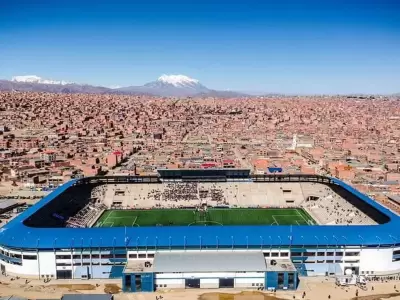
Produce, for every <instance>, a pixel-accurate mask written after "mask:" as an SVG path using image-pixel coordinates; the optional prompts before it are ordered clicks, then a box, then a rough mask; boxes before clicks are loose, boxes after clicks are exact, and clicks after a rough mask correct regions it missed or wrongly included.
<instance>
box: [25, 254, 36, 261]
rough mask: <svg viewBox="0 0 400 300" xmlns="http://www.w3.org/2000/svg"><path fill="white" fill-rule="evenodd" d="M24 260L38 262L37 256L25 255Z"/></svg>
mask: <svg viewBox="0 0 400 300" xmlns="http://www.w3.org/2000/svg"><path fill="white" fill-rule="evenodd" d="M23 258H24V259H26V260H37V256H36V255H24V256H23Z"/></svg>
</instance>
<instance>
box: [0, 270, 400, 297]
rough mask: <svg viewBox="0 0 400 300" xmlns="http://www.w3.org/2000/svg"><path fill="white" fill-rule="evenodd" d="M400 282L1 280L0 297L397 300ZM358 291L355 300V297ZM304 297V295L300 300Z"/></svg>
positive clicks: (314, 280)
mask: <svg viewBox="0 0 400 300" xmlns="http://www.w3.org/2000/svg"><path fill="white" fill-rule="evenodd" d="M397 286H399V287H400V282H395V281H392V282H383V283H381V282H379V283H376V282H373V283H372V282H370V283H369V284H368V289H367V290H366V291H363V290H359V289H358V288H357V287H346V288H341V287H337V286H336V285H335V284H334V282H333V280H330V279H329V280H328V279H324V278H311V277H310V278H302V279H301V282H300V285H299V288H298V290H297V291H279V292H277V293H268V292H265V293H264V292H256V291H241V290H236V289H234V290H232V289H221V290H203V289H192V290H168V291H160V292H155V293H122V292H121V280H91V281H86V282H82V281H81V280H71V281H65V280H60V281H58V280H52V281H50V282H49V283H43V281H39V280H31V281H28V283H26V282H25V279H14V280H12V281H11V278H9V277H1V276H0V296H12V295H14V296H18V297H24V298H28V299H57V298H61V296H62V295H63V294H104V293H112V294H114V299H115V300H155V298H156V296H160V295H162V296H163V300H292V299H298V300H300V299H304V300H325V299H329V296H330V299H331V300H381V299H390V300H400V291H399V290H398V289H397V288H396V287H397ZM356 290H358V297H356ZM303 293H305V295H304V298H303Z"/></svg>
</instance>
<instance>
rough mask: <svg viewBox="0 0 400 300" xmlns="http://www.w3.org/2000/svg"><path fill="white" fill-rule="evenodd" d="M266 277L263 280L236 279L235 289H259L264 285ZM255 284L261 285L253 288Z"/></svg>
mask: <svg viewBox="0 0 400 300" xmlns="http://www.w3.org/2000/svg"><path fill="white" fill-rule="evenodd" d="M264 282H265V277H264V276H263V277H262V278H261V277H260V278H236V279H235V288H257V287H258V286H260V285H261V284H262V285H264ZM253 283H255V284H257V283H258V284H259V285H258V286H253Z"/></svg>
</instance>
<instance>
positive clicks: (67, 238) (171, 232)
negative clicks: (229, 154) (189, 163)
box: [0, 169, 400, 292]
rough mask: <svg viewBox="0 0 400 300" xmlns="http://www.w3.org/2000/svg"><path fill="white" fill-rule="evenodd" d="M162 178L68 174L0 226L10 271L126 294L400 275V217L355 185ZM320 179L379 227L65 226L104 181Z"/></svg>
mask: <svg viewBox="0 0 400 300" xmlns="http://www.w3.org/2000/svg"><path fill="white" fill-rule="evenodd" d="M159 173H160V176H148V177H136V176H120V177H89V178H82V179H77V180H73V181H70V182H68V183H66V184H64V185H63V186H61V187H59V188H58V189H57V190H55V191H54V192H52V193H51V194H49V195H48V196H46V197H45V198H43V199H42V200H41V201H39V202H38V203H37V204H35V205H34V206H32V207H31V208H29V209H28V210H26V211H25V212H23V213H22V214H21V215H19V216H18V217H16V218H15V219H14V220H12V221H10V222H9V223H8V224H6V225H5V226H3V227H2V228H1V229H0V266H1V271H2V273H7V274H14V275H17V276H20V277H23V278H40V279H45V278H57V279H91V278H122V282H123V288H124V290H125V291H131V292H136V291H154V290H155V289H164V288H167V289H169V288H185V287H186V288H189V287H199V288H218V287H240V288H265V289H295V288H296V287H297V283H298V277H299V276H333V275H344V274H350V273H352V274H358V275H366V276H387V275H394V274H399V273H400V237H399V228H400V218H399V217H398V216H397V215H396V214H395V213H393V212H392V211H390V210H389V209H387V208H385V207H383V206H381V205H380V204H378V203H376V202H375V201H374V200H372V199H370V198H369V197H368V196H366V195H364V194H362V193H360V192H359V191H357V190H355V189H354V188H352V187H351V186H349V185H348V184H346V183H344V182H342V181H340V180H338V179H336V178H329V177H324V176H317V175H257V176H250V175H249V171H248V170H236V169H230V170H205V171H198V170H197V171H196V170H195V171H187V170H161V171H159ZM166 181H168V182H174V181H176V182H181V181H208V182H248V183H249V184H253V183H263V184H269V183H276V182H314V183H316V184H323V185H326V186H331V187H334V188H335V189H336V190H338V191H341V193H344V194H346V195H349V197H348V198H349V201H350V202H351V204H352V205H354V206H356V207H357V208H358V209H359V210H361V211H362V212H363V213H365V214H366V215H368V216H369V217H370V218H371V219H373V220H374V221H375V222H376V223H377V224H378V225H322V226H320V225H298V226H276V225H268V226H259V225H258V226H154V227H107V228H103V227H101V228H100V227H92V228H66V227H65V226H62V221H63V220H62V215H66V214H68V210H69V209H71V207H70V205H68V204H69V203H71V202H70V201H71V198H73V197H77V198H82V199H83V198H85V197H86V196H85V195H88V193H90V190H91V189H92V188H93V187H94V186H98V185H99V184H107V185H118V184H160V183H161V182H166Z"/></svg>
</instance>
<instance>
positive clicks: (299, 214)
mask: <svg viewBox="0 0 400 300" xmlns="http://www.w3.org/2000/svg"><path fill="white" fill-rule="evenodd" d="M296 212H297V215H298V216H300V217H301V218H302V219H303V220H304V222H306V224H309V223H308V221H307V220H306V218H304V216H303V214H301V213H300V211H299V210H296Z"/></svg>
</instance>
